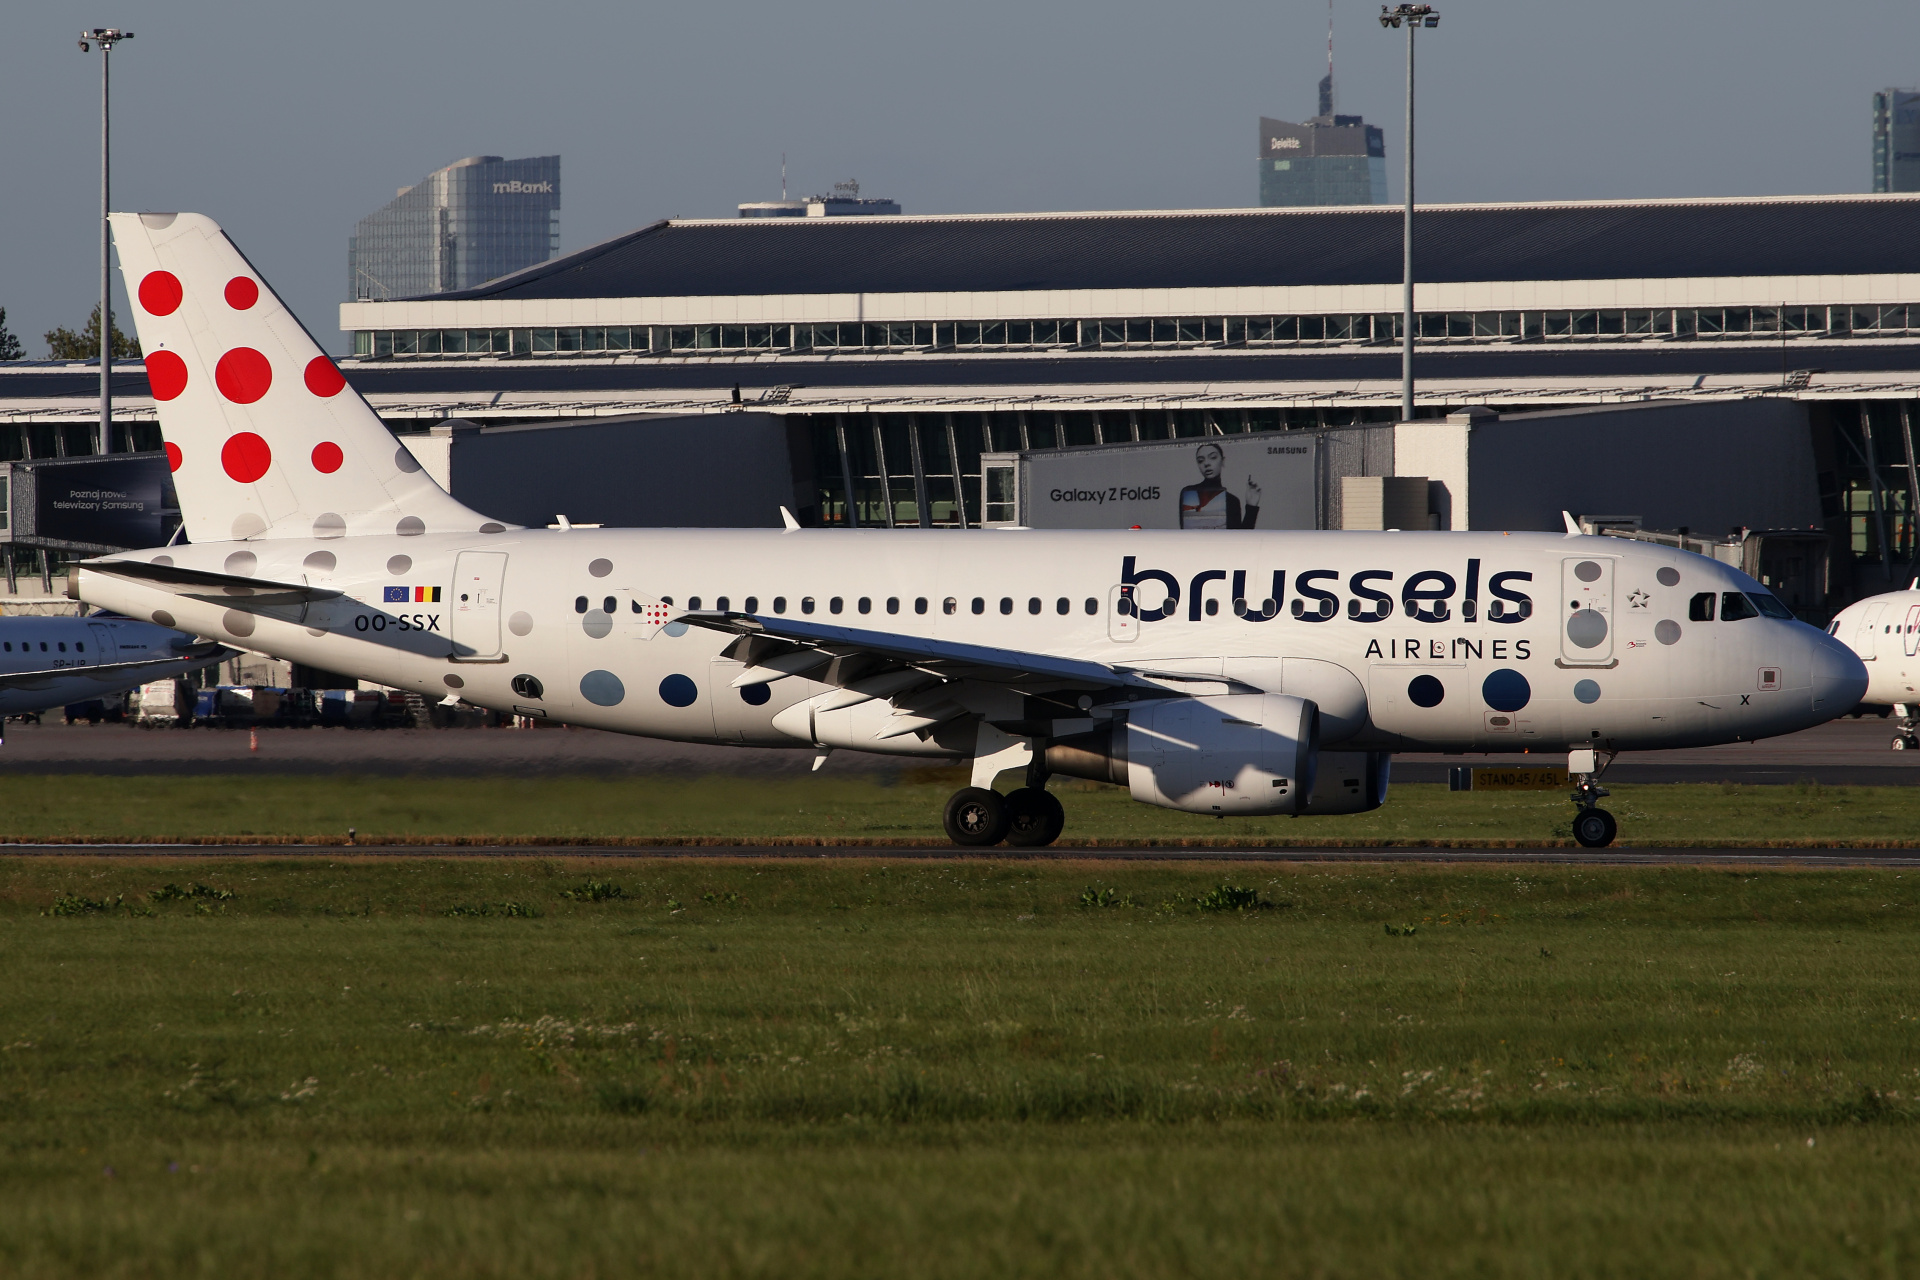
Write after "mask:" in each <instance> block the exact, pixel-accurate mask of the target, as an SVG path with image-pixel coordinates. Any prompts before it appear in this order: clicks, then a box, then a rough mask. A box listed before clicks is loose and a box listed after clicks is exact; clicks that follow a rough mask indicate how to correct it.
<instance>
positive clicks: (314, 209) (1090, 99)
mask: <svg viewBox="0 0 1920 1280" xmlns="http://www.w3.org/2000/svg"><path fill="white" fill-rule="evenodd" d="M1336 3H1337V79H1338V84H1339V104H1340V110H1341V111H1343V112H1347V113H1357V114H1361V115H1364V116H1365V117H1366V118H1367V119H1368V120H1369V121H1370V122H1374V123H1378V124H1380V125H1381V126H1383V127H1384V128H1385V129H1386V136H1387V151H1388V157H1389V159H1388V165H1389V169H1390V171H1391V172H1392V173H1393V186H1394V191H1395V198H1396V199H1397V198H1398V195H1399V165H1400V160H1401V142H1402V137H1401V127H1400V121H1401V113H1402V110H1403V105H1402V93H1401V76H1402V68H1403V63H1402V59H1403V56H1404V53H1403V50H1404V42H1405V37H1404V36H1403V35H1400V34H1398V33H1390V32H1387V31H1383V30H1382V29H1381V28H1380V26H1379V23H1378V20H1377V16H1376V15H1377V14H1378V12H1379V8H1378V4H1377V3H1373V4H1367V3H1355V2H1354V0H1336ZM118 4H119V7H118V8H117V9H114V8H112V7H111V6H108V7H106V8H103V7H102V5H101V3H100V2H99V0H90V2H89V3H88V4H87V5H84V6H81V5H74V4H69V3H65V2H64V0H52V2H42V3H35V4H19V5H11V6H6V11H5V13H4V14H0V103H4V108H3V111H4V114H3V115H0V119H4V121H5V122H6V124H5V128H4V130H3V131H0V154H4V156H5V157H6V164H5V167H4V172H5V178H4V180H0V233H3V234H0V245H3V246H4V247H0V306H4V307H5V308H6V309H7V317H8V324H9V327H11V328H12V329H13V331H14V332H15V333H16V334H19V335H20V336H21V337H22V339H23V340H24V341H25V342H26V344H27V350H28V353H29V355H33V356H40V355H44V354H45V345H44V343H43V342H42V341H41V338H40V335H41V333H42V332H43V331H44V330H46V329H48V328H50V327H52V326H53V325H55V324H68V325H74V326H78V325H79V324H80V323H82V322H83V321H84V320H85V318H86V315H87V312H88V310H89V309H90V307H91V305H92V300H93V297H94V294H95V291H96V289H97V287H98V285H97V273H98V266H97V252H98V251H97V248H96V247H95V246H96V244H97V231H96V223H95V211H96V208H97V202H98V199H99V195H98V186H97V182H98V168H97V166H98V159H97V157H98V136H99V135H98V129H99V116H98V110H99V108H98V102H99V55H98V53H91V54H82V53H81V52H80V51H79V49H78V47H77V44H76V40H77V36H78V32H79V29H80V28H82V27H93V26H104V25H113V24H119V25H122V26H130V27H132V28H133V29H134V30H135V31H136V32H137V33H138V34H137V36H136V38H135V39H134V40H133V41H132V42H131V43H129V44H126V45H123V46H121V47H120V49H119V50H117V51H116V52H115V53H114V55H113V65H114V68H115V73H114V84H115V103H116V112H115V124H116V127H115V138H116V146H115V184H114V185H115V199H114V205H115V207H116V208H121V209H126V208H139V209H189V210H196V211H199V212H203V213H206V214H209V215H211V216H212V217H214V218H215V219H216V220H218V221H219V222H221V223H222V224H223V225H224V226H225V227H226V228H227V230H228V232H229V234H231V235H232V236H233V237H234V239H235V241H236V242H237V243H238V244H239V245H240V247H241V249H242V250H243V251H244V252H245V253H246V254H247V255H248V256H249V257H250V258H251V259H252V260H253V261H254V262H255V263H256V264H257V265H258V266H259V267H260V269H261V271H262V272H263V273H264V274H265V275H266V276H267V278H268V279H269V280H270V281H271V282H272V283H273V284H274V286H275V287H276V288H277V289H278V290H279V291H280V293H281V294H282V296H283V297H285V298H286V299H287V301H288V302H289V304H290V305H292V306H293V308H294V309H295V311H296V312H298V313H299V314H300V316H301V318H302V319H304V320H305V321H306V322H307V325H308V327H309V328H310V329H312V330H313V331H314V333H315V335H316V336H317V337H318V338H319V339H320V340H321V342H322V343H323V344H325V345H327V346H329V347H332V348H335V349H338V347H339V345H340V342H341V336H340V334H339V332H338V329H337V325H338V309H337V308H338V304H339V303H340V302H341V301H342V300H343V299H344V295H345V292H346V242H347V236H348V235H349V234H350V232H351V231H352V228H353V224H354V222H355V221H356V220H357V219H359V218H360V217H362V216H364V215H365V214H367V213H369V212H371V211H372V210H373V209H375V208H377V207H379V206H380V205H381V204H383V203H384V202H385V201H387V200H388V199H391V198H392V196H393V193H394V189H395V188H396V187H400V186H403V185H406V184H409V183H412V182H415V181H417V180H418V179H419V178H420V177H422V176H423V175H425V174H426V173H428V172H430V171H431V170H433V169H436V168H438V167H440V166H441V165H444V164H447V163H449V162H450V161H453V160H456V159H458V158H460V157H462V156H467V155H475V154H483V153H490V154H494V155H504V156H522V155H535V154H544V153H550V152H558V153H560V154H561V155H562V156H563V157H564V159H563V161H562V200H563V208H562V210H561V232H562V237H563V248H564V249H566V250H572V249H576V248H580V247H583V246H585V245H588V244H591V243H593V242H595V241H597V240H600V239H604V238H605V237H608V236H611V235H616V234H618V233H620V232H622V231H626V230H629V229H631V228H633V227H637V226H641V225H643V224H645V223H647V222H650V221H652V220H654V219H657V218H661V217H670V216H686V217H696V216H697V217H720V216H731V215H732V213H733V211H734V206H735V205H736V204H737V203H739V202H740V201H743V200H767V199H773V198H776V197H777V196H778V195H779V194H780V189H779V177H780V155H781V153H782V152H783V151H784V152H785V153H786V154H787V159H788V173H789V185H790V188H791V189H792V191H793V193H794V194H796V195H806V194H810V193H812V192H814V191H819V190H825V189H826V188H828V187H829V186H831V184H832V183H833V182H834V181H836V180H838V179H844V178H848V177H857V178H858V179H859V180H860V183H861V187H862V190H863V192H864V193H866V194H869V195H883V196H889V197H892V198H893V199H896V200H898V201H900V203H901V204H902V205H903V206H904V207H905V209H906V210H907V212H909V213H943V212H983V211H1004V210H1054V209H1154V208H1183V207H1214V206H1220V207H1227V206H1243V205H1250V204H1253V203H1255V200H1256V190H1257V189H1256V178H1255V167H1254V160H1255V151H1256V148H1257V139H1256V129H1257V120H1258V117H1259V116H1261V115H1263V114H1264V115H1271V116H1277V117H1280V118H1282V119H1294V120H1298V119H1301V118H1304V117H1305V116H1307V115H1310V114H1311V113H1312V112H1313V110H1314V103H1315V98H1314V92H1315V84H1316V82H1317V81H1318V79H1319V77H1320V75H1321V73H1322V70H1323V65H1324V61H1325V57H1326V49H1325V45H1326V5H1325V0H1319V2H1318V3H1315V2H1314V0H1304V2H1297V0H1281V2H1279V3H1272V2H1268V3H1258V4H1256V3H1251V2H1249V0H1220V2H1218V3H1206V2H1202V3H1196V4H1184V5H1167V4H1162V3H1147V2H1145V0H971V2H970V3H967V4H926V3H915V2H913V0H893V2H892V3H885V4H882V3H877V2H876V0H813V2H812V3H793V2H792V0H786V2H784V3H766V2H765V0H732V2H731V3H726V4H700V3H684V2H683V3H675V4H631V3H628V4H614V3H586V2H580V3H568V2H565V0H560V2H554V0H547V2H545V3H542V2H539V0H518V2H517V3H502V2H500V0H461V2H460V3H457V4H455V3H441V2H439V0H330V2H329V3H327V4H325V5H291V4H259V3H251V4H240V3H233V2H231V0H144V2H141V3H134V2H132V0H118ZM1439 7H1440V9H1441V11H1442V13H1443V14H1444V18H1443V20H1442V23H1441V25H1440V27H1439V28H1438V29H1437V30H1435V31H1432V32H1425V31H1423V32H1422V33H1421V36H1420V42H1421V54H1420V70H1421V79H1420V105H1421V112H1420V157H1421V164H1420V175H1419V190H1420V195H1421V198H1422V199H1423V200H1434V201H1476V200H1539V199H1557V198H1601V197H1640V196H1715V195H1749V194H1768V195H1773V194H1804V193H1821V192H1848V191H1865V190H1866V189H1867V188H1868V185H1869V181H1870V169H1869V140H1870V128H1869V95H1870V94H1871V93H1872V92H1873V91H1874V90H1875V89H1876V88H1880V87H1884V86H1886V85H1889V84H1893V85H1913V84H1915V83H1916V82H1920V23H1916V22H1915V21H1914V15H1915V11H1914V9H1913V8H1912V6H1911V5H1910V4H1897V3H1893V2H1892V0H1829V2H1828V3H1824V4H1807V3H1804V2H1788V0H1744V2H1742V3H1731V2H1728V0H1608V2H1607V3H1604V4H1598V3H1586V4H1580V5H1574V4H1568V3H1560V2H1556V0H1441V3H1440V5H1439ZM117 274H118V273H117V272H116V280H117ZM116 306H117V307H118V309H120V311H121V313H122V314H123V315H124V314H125V311H124V308H125V304H124V302H120V303H117V304H116Z"/></svg>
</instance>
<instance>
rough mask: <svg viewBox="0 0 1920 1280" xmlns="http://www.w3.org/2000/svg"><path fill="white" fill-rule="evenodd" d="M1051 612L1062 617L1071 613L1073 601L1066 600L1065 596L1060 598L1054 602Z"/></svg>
mask: <svg viewBox="0 0 1920 1280" xmlns="http://www.w3.org/2000/svg"><path fill="white" fill-rule="evenodd" d="M1053 611H1054V612H1055V613H1057V614H1060V615H1062V616H1065V615H1066V614H1069V613H1072V612H1073V601H1071V600H1069V599H1067V598H1066V597H1065V596H1061V597H1060V598H1059V599H1058V600H1056V601H1054V604H1053Z"/></svg>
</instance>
